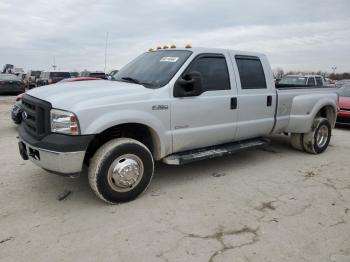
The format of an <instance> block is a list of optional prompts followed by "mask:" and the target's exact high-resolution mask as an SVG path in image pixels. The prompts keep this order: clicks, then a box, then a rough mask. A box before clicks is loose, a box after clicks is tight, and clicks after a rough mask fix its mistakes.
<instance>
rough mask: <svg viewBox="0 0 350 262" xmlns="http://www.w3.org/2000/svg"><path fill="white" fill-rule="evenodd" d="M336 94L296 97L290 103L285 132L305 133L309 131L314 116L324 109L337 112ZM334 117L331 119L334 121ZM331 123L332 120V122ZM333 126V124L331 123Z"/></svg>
mask: <svg viewBox="0 0 350 262" xmlns="http://www.w3.org/2000/svg"><path fill="white" fill-rule="evenodd" d="M336 101H337V94H335V93H334V94H332V93H327V94H307V95H300V96H296V97H294V99H293V102H292V108H291V113H290V119H289V124H288V126H287V129H286V132H290V133H307V132H310V131H311V126H312V123H313V121H314V119H315V117H316V115H317V114H318V113H319V112H320V110H321V109H322V108H324V107H331V108H332V109H333V112H334V114H336V112H337V105H336ZM335 118H336V115H334V116H333V118H332V119H334V120H335ZM332 121H333V120H332ZM331 124H334V123H331Z"/></svg>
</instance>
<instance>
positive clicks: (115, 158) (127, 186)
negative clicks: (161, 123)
mask: <svg viewBox="0 0 350 262" xmlns="http://www.w3.org/2000/svg"><path fill="white" fill-rule="evenodd" d="M153 172H154V162H153V157H152V154H151V152H150V151H149V150H148V148H147V147H146V146H145V145H143V144H142V143H140V142H139V141H137V140H134V139H129V138H117V139H113V140H111V141H109V142H107V143H106V144H104V145H103V146H101V147H100V148H99V149H98V150H97V152H96V153H95V155H94V156H93V157H92V159H91V161H90V166H89V172H88V173H89V175H88V176H89V183H90V186H91V188H92V190H93V191H94V192H95V194H96V195H97V197H99V198H100V199H101V200H103V201H105V202H108V203H111V204H115V203H119V202H126V201H130V200H133V199H135V198H136V197H138V196H139V195H140V194H141V193H142V192H144V191H145V190H146V189H147V187H148V185H149V184H150V182H151V180H152V177H153Z"/></svg>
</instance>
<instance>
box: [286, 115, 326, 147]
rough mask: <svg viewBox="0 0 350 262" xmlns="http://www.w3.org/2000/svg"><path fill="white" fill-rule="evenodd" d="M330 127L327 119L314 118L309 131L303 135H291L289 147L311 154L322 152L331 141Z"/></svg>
mask: <svg viewBox="0 0 350 262" xmlns="http://www.w3.org/2000/svg"><path fill="white" fill-rule="evenodd" d="M331 135H332V127H331V124H330V122H329V121H328V119H327V118H321V117H319V118H316V119H315V120H314V123H313V124H312V127H311V131H310V132H308V133H304V134H297V133H292V134H291V145H292V147H294V148H295V149H298V150H301V151H305V152H308V153H311V154H320V153H322V152H324V151H325V150H326V149H327V147H328V145H329V141H330V140H331Z"/></svg>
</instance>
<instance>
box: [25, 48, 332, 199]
mask: <svg viewBox="0 0 350 262" xmlns="http://www.w3.org/2000/svg"><path fill="white" fill-rule="evenodd" d="M337 99H338V96H337V94H336V92H335V89H332V88H324V87H323V88H310V87H303V86H286V85H284V86H283V88H276V86H275V84H274V80H273V76H272V71H271V68H270V65H269V62H268V60H267V58H266V56H265V55H263V54H260V53H252V52H241V51H233V50H225V49H210V48H171V49H160V50H156V51H153V50H152V51H148V52H146V53H144V54H142V55H140V56H138V57H137V58H136V59H134V60H133V61H132V62H130V63H129V64H127V65H126V66H125V67H124V68H122V69H121V70H120V71H119V72H118V74H117V75H116V76H115V79H113V81H86V82H76V83H62V84H57V85H50V86H49V87H40V88H36V89H34V90H31V91H29V92H27V93H26V94H25V95H24V96H23V100H22V103H23V108H24V113H23V119H24V121H23V122H22V124H21V125H20V126H19V150H20V154H21V156H22V157H23V159H25V160H26V159H30V160H31V161H32V162H34V163H35V164H37V165H38V166H40V167H42V168H43V169H45V170H47V171H49V172H52V173H58V174H61V175H62V174H63V175H66V176H76V175H77V174H79V173H80V172H81V171H82V168H83V165H87V166H88V179H89V183H90V185H91V188H92V189H93V191H94V192H95V194H96V195H97V196H98V197H99V198H100V199H102V200H103V201H106V202H108V203H117V202H124V201H129V200H132V199H135V198H136V197H137V196H138V195H140V194H141V193H142V192H143V191H145V190H146V188H147V186H148V185H149V184H150V182H151V179H152V176H153V172H154V161H163V162H165V163H167V164H172V165H179V164H184V163H188V162H191V161H196V160H201V159H206V158H212V157H217V156H222V155H226V154H231V153H232V152H235V151H237V150H239V149H243V148H247V147H253V146H259V145H264V144H266V142H267V139H266V137H268V136H269V135H271V134H274V133H277V134H278V133H288V134H289V135H290V137H291V144H292V146H293V147H294V148H296V149H299V150H301V151H305V152H308V153H312V154H319V153H322V152H323V151H325V150H326V148H327V146H328V144H329V141H330V138H331V132H332V128H333V127H334V124H335V120H336V113H337Z"/></svg>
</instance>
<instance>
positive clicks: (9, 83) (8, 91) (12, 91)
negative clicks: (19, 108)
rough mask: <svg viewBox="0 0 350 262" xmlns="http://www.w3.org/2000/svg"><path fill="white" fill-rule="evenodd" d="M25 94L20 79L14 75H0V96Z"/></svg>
mask: <svg viewBox="0 0 350 262" xmlns="http://www.w3.org/2000/svg"><path fill="white" fill-rule="evenodd" d="M23 92H25V86H24V84H23V81H22V79H21V77H19V76H16V75H14V74H0V95H2V94H5V95H16V94H20V93H23Z"/></svg>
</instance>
